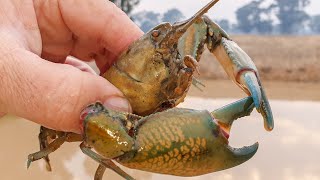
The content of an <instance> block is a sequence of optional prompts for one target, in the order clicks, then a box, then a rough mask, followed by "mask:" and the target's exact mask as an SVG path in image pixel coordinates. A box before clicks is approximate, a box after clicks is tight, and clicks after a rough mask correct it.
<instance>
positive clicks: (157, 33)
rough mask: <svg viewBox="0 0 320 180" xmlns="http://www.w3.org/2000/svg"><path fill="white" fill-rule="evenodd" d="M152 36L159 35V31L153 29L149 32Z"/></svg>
mask: <svg viewBox="0 0 320 180" xmlns="http://www.w3.org/2000/svg"><path fill="white" fill-rule="evenodd" d="M151 35H152V37H154V38H156V37H159V35H160V31H159V30H153V31H152V33H151Z"/></svg>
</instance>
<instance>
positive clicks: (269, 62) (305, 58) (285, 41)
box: [200, 36, 320, 82]
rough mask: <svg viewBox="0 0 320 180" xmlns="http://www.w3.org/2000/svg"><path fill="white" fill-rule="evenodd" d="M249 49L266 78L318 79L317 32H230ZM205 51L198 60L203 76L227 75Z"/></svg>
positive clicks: (319, 42)
mask: <svg viewBox="0 0 320 180" xmlns="http://www.w3.org/2000/svg"><path fill="white" fill-rule="evenodd" d="M232 38H233V40H234V41H236V42H237V43H238V44H239V46H240V47H241V48H242V49H243V50H244V51H245V52H247V53H248V55H249V56H250V57H251V58H252V59H253V61H254V63H255V64H256V65H257V68H258V69H259V71H260V75H261V77H262V78H263V79H266V80H277V81H279V80H281V81H308V82H315V81H317V82H319V81H320V73H319V71H320V36H299V37H294V36H232ZM212 58H214V57H213V56H211V54H210V53H209V52H205V53H204V55H203V57H202V60H201V62H200V72H201V77H202V78H210V79H226V78H227V77H226V74H225V72H224V71H223V69H222V68H221V66H220V65H219V64H218V62H217V61H215V60H213V59H212Z"/></svg>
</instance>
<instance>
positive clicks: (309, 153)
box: [0, 97, 320, 180]
mask: <svg viewBox="0 0 320 180" xmlns="http://www.w3.org/2000/svg"><path fill="white" fill-rule="evenodd" d="M233 101H235V99H215V100H213V99H203V98H196V97H190V98H187V99H186V101H185V103H183V104H182V105H181V107H188V108H195V109H208V110H213V109H216V108H218V107H221V106H223V105H226V104H227V103H230V102H233ZM271 107H272V109H273V113H274V117H275V129H274V130H273V131H272V132H266V131H265V130H264V128H263V121H262V117H261V116H260V115H259V114H257V113H255V112H254V113H253V114H252V116H250V117H245V118H242V119H239V120H238V121H236V122H235V123H234V125H233V129H232V131H231V136H230V144H231V146H234V147H242V146H246V145H251V144H253V143H255V142H257V141H258V142H259V143H260V147H259V150H258V152H257V154H256V155H255V156H254V157H253V158H252V159H251V160H249V161H248V162H246V163H244V164H242V165H240V166H238V167H236V168H232V169H229V170H225V171H221V172H216V173H212V174H209V175H204V176H198V177H193V178H190V179H197V180H198V179H213V180H234V179H235V180H238V179H246V180H270V179H274V180H278V179H280V180H281V179H283V180H320V166H319V162H320V156H319V152H320V131H319V129H320V118H319V112H320V102H312V101H278V100H272V101H271ZM38 128H39V127H38V125H36V124H33V123H31V122H29V121H25V120H21V119H17V118H13V117H6V118H4V119H1V120H0V135H1V137H2V138H1V140H2V143H1V153H0V160H1V163H0V172H1V178H0V179H35V180H37V179H39V180H40V179H46V180H51V179H52V180H60V179H72V180H89V179H90V180H91V179H93V174H94V171H95V168H96V167H97V164H96V163H95V162H94V161H93V160H91V159H89V158H87V157H86V156H85V155H83V154H82V153H81V151H80V150H79V148H78V145H79V144H78V143H73V144H70V143H68V144H64V145H63V146H62V148H60V149H58V150H57V151H56V152H55V153H53V154H52V155H51V162H52V166H53V170H54V171H53V172H51V173H50V172H46V170H45V168H44V163H43V161H37V162H35V163H33V164H32V165H31V167H30V169H29V170H26V158H27V155H28V154H29V153H31V152H34V151H37V150H38V142H37V133H38ZM126 171H127V172H128V173H129V174H130V175H132V176H133V177H135V178H137V179H164V178H166V179H167V180H169V179H182V178H178V177H175V176H167V175H158V174H152V173H146V172H142V171H137V170H127V169H126ZM111 178H112V179H121V178H120V177H119V176H117V175H115V174H114V173H113V172H110V171H108V172H107V173H106V175H105V179H111ZM188 179H189V178H188Z"/></svg>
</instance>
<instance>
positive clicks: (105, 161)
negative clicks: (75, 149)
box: [80, 143, 134, 180]
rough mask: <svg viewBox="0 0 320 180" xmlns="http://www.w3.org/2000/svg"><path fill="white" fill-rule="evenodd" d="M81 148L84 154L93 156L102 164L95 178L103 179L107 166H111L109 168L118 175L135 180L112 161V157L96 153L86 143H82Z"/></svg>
mask: <svg viewBox="0 0 320 180" xmlns="http://www.w3.org/2000/svg"><path fill="white" fill-rule="evenodd" d="M80 149H81V151H82V152H83V153H84V154H86V155H87V156H89V157H91V158H92V159H93V160H95V161H97V162H98V163H99V164H100V165H99V167H98V169H97V171H96V174H95V176H94V179H95V180H101V179H102V177H103V174H104V172H105V170H106V168H109V169H111V170H113V171H114V172H116V173H117V174H118V175H120V176H122V177H123V178H125V179H127V180H134V178H133V177H131V176H130V175H129V174H127V173H126V172H124V171H123V170H122V169H121V168H120V167H118V166H117V165H116V164H115V163H114V162H112V161H111V160H110V159H106V158H104V157H102V156H100V155H99V154H97V153H95V152H94V151H92V150H91V148H90V147H88V146H87V145H86V144H85V143H81V144H80Z"/></svg>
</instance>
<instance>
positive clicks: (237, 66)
mask: <svg viewBox="0 0 320 180" xmlns="http://www.w3.org/2000/svg"><path fill="white" fill-rule="evenodd" d="M213 53H214V54H215V56H216V57H217V59H218V60H219V61H220V63H221V64H222V65H223V66H224V69H225V70H226V72H227V74H228V75H229V77H230V78H231V79H232V80H233V81H234V82H235V83H236V84H237V85H238V86H239V87H240V88H241V89H242V90H243V91H244V92H245V93H247V94H248V95H249V96H251V97H252V98H253V102H254V104H255V107H256V109H257V110H258V112H259V113H261V115H262V116H263V119H264V126H265V129H266V130H268V131H271V130H272V129H273V126H274V123H273V116H272V111H271V108H270V105H269V102H268V99H267V97H266V94H265V93H264V90H263V88H262V86H261V83H260V79H259V75H258V73H257V72H258V71H257V68H256V66H255V65H254V63H253V62H252V60H251V58H250V57H249V56H248V55H247V54H246V53H245V52H244V51H243V50H242V49H241V48H240V47H239V46H238V45H237V44H236V43H235V42H233V41H231V40H229V39H227V38H224V37H222V38H221V44H220V47H217V48H216V49H215V50H213Z"/></svg>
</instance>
